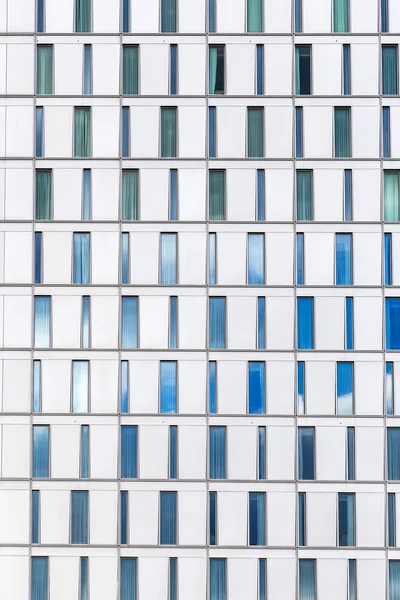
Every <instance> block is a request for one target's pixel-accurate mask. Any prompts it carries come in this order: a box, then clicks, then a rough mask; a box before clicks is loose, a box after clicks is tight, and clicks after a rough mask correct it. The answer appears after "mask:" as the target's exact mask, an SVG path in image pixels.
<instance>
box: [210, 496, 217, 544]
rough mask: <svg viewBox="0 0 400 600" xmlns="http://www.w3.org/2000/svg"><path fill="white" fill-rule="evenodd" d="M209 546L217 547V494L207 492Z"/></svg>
mask: <svg viewBox="0 0 400 600" xmlns="http://www.w3.org/2000/svg"><path fill="white" fill-rule="evenodd" d="M209 510H210V516H209V518H210V546H216V545H217V492H209Z"/></svg>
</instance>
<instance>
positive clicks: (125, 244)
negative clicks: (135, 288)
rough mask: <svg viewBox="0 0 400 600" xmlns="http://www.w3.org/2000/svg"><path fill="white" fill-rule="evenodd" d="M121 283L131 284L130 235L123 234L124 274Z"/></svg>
mask: <svg viewBox="0 0 400 600" xmlns="http://www.w3.org/2000/svg"><path fill="white" fill-rule="evenodd" d="M121 283H122V284H126V283H129V233H123V234H122V273H121Z"/></svg>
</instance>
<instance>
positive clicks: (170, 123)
mask: <svg viewBox="0 0 400 600" xmlns="http://www.w3.org/2000/svg"><path fill="white" fill-rule="evenodd" d="M176 112H177V109H176V108H174V107H172V108H166V107H162V108H161V157H162V158H174V157H176Z"/></svg>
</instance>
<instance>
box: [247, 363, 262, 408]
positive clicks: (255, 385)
mask: <svg viewBox="0 0 400 600" xmlns="http://www.w3.org/2000/svg"><path fill="white" fill-rule="evenodd" d="M248 365H249V367H248V368H249V375H248V377H249V379H248V381H249V414H250V415H262V414H264V413H265V363H263V362H249V363H248Z"/></svg>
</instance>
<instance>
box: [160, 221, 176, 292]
mask: <svg viewBox="0 0 400 600" xmlns="http://www.w3.org/2000/svg"><path fill="white" fill-rule="evenodd" d="M176 258H177V234H176V233H162V234H161V281H160V283H162V284H167V285H173V284H176V271H177V268H176Z"/></svg>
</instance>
